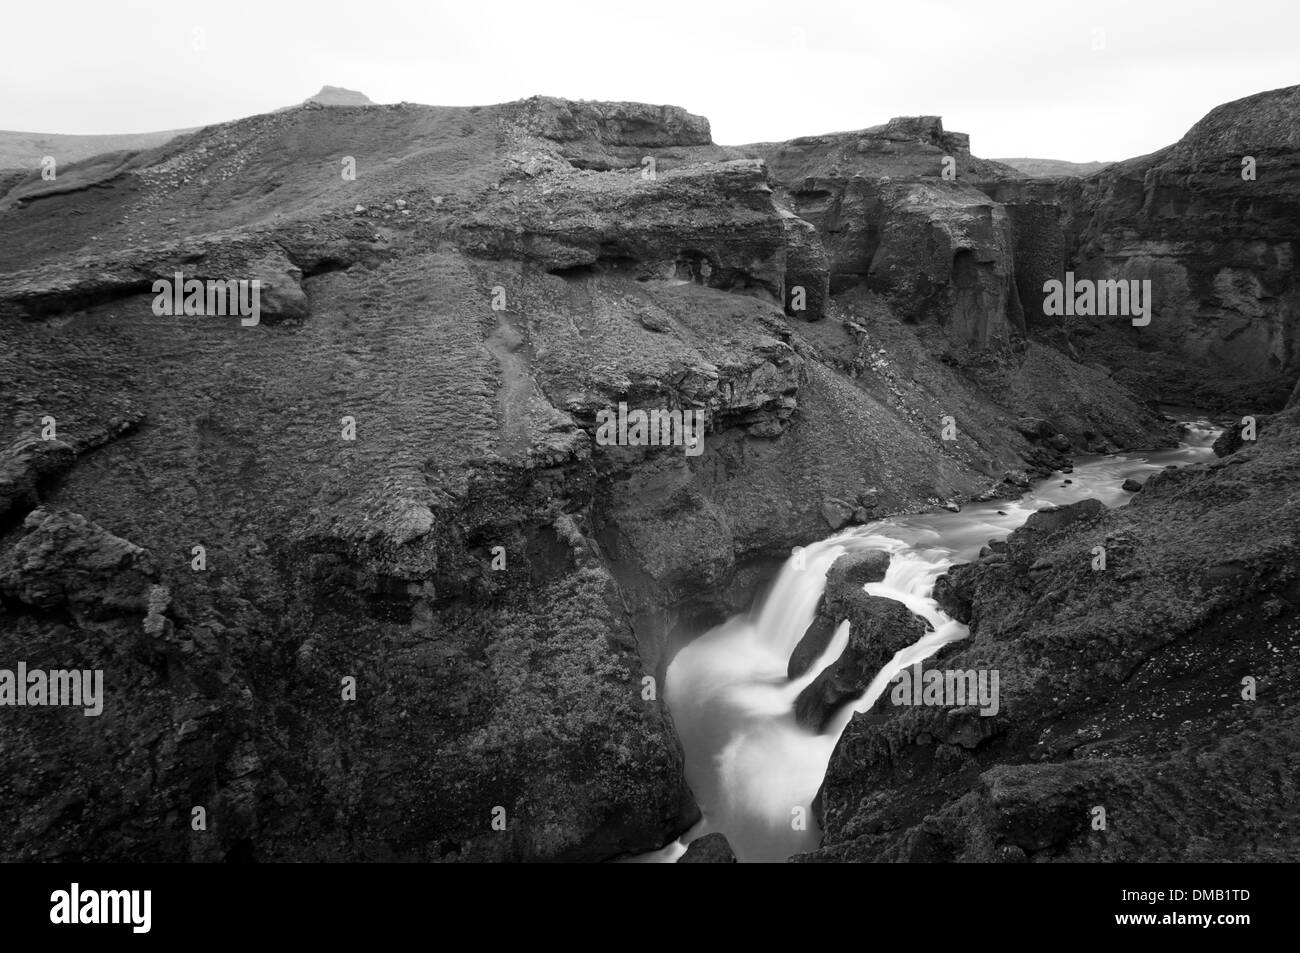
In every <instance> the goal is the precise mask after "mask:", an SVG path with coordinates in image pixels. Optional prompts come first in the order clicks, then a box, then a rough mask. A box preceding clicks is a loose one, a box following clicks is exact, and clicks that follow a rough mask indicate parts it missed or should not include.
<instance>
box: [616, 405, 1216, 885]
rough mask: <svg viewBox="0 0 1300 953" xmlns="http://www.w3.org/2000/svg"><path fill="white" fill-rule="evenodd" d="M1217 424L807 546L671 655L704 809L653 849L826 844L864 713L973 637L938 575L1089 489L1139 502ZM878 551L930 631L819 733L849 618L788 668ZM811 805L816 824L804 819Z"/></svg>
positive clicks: (658, 857)
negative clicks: (849, 565) (814, 711)
mask: <svg viewBox="0 0 1300 953" xmlns="http://www.w3.org/2000/svg"><path fill="white" fill-rule="evenodd" d="M1217 434H1218V430H1217V429H1215V428H1214V427H1213V426H1212V425H1210V424H1209V423H1207V422H1205V421H1197V422H1195V423H1193V424H1192V425H1191V431H1190V433H1189V434H1188V435H1187V437H1186V439H1187V441H1188V442H1185V443H1183V444H1181V445H1180V446H1179V447H1178V449H1176V450H1161V451H1152V452H1148V453H1141V454H1127V455H1121V456H1112V457H1081V458H1079V459H1077V460H1076V461H1075V469H1074V472H1073V473H1066V474H1062V473H1055V474H1053V475H1052V476H1051V477H1048V478H1047V479H1045V480H1043V481H1041V482H1040V483H1039V484H1037V485H1036V486H1034V487H1033V488H1032V489H1031V490H1030V491H1029V492H1028V493H1026V494H1025V495H1024V496H1023V497H1021V498H1020V499H1019V500H1017V501H1006V500H1002V501H994V502H992V503H981V504H971V505H969V506H967V507H966V508H964V509H963V510H962V512H960V513H950V512H947V511H943V512H939V513H925V514H921V515H916V516H900V517H894V518H890V519H884V520H879V521H877V522H875V523H870V524H868V525H866V526H859V527H854V528H852V529H850V530H847V531H845V532H842V533H840V534H838V535H835V536H832V537H830V538H829V539H825V540H822V541H821V542H818V543H813V544H811V545H810V546H807V547H805V548H804V551H803V568H800V567H799V565H798V560H797V559H795V558H794V557H792V558H791V559H790V560H788V561H787V562H786V564H785V566H784V567H783V568H782V570H781V572H780V575H779V576H778V577H777V579H776V582H775V584H774V585H773V587H772V589H771V591H770V592H769V593H768V595H767V597H766V598H765V599H763V600H762V601H761V603H760V604H759V605H757V606H756V607H755V608H754V609H752V610H751V611H750V612H749V613H746V614H744V615H739V616H735V617H733V618H732V619H729V620H728V621H727V622H725V623H724V624H722V625H720V626H718V627H717V628H714V629H711V630H710V631H708V632H706V633H705V634H704V635H702V636H700V637H699V638H697V639H695V640H694V641H692V642H690V643H689V644H688V645H686V646H685V647H683V648H682V650H681V651H680V652H678V654H677V656H676V657H675V658H674V659H673V661H672V663H671V664H670V665H669V667H668V675H667V680H666V684H665V699H666V701H667V703H668V707H669V710H670V711H671V712H672V716H673V721H674V723H675V725H676V728H677V733H678V735H679V737H680V738H681V742H682V747H683V750H684V751H685V754H686V779H687V781H688V782H689V783H690V785H691V789H692V791H693V792H694V793H695V798H696V802H697V803H698V804H699V807H700V811H701V813H702V814H703V819H702V820H701V821H700V823H699V824H697V825H696V826H695V827H694V828H693V829H692V830H691V831H689V832H688V833H687V834H685V835H684V836H683V837H682V838H681V839H680V840H678V841H676V842H674V843H672V844H670V845H668V846H667V847H665V848H664V849H663V850H660V851H657V852H655V853H654V854H651V855H645V856H644V857H642V858H639V859H641V860H649V861H669V862H671V861H675V860H676V859H677V858H678V857H680V856H681V854H682V853H683V852H684V851H685V849H686V845H687V844H688V843H689V842H690V841H691V840H692V839H694V838H695V837H699V836H701V835H703V834H707V833H710V832H713V831H720V832H722V833H723V834H724V835H725V836H726V838H727V840H728V842H729V843H730V844H731V847H732V849H733V850H734V851H735V853H736V857H737V859H738V860H740V861H742V862H745V861H760V862H761V861H784V860H785V859H787V858H788V857H789V856H790V855H792V854H796V853H800V852H802V851H807V850H812V849H814V848H816V847H817V846H818V843H819V840H820V836H821V835H820V832H819V831H818V830H817V829H816V824H815V823H814V821H813V816H812V802H813V799H814V797H815V796H816V794H817V790H818V788H819V787H820V786H821V782H822V778H823V777H824V775H825V773H826V765H827V763H828V762H829V760H830V756H831V752H832V751H833V750H834V747H835V744H836V742H837V741H838V740H839V736H840V734H841V732H842V731H843V730H844V727H845V726H846V725H847V724H848V721H849V720H850V719H851V718H852V716H853V713H854V711H867V710H868V709H870V708H871V706H872V705H873V704H875V702H876V699H877V698H879V697H880V695H881V694H883V693H884V691H885V689H886V688H887V687H888V684H889V681H890V680H891V679H892V678H893V677H894V675H895V674H897V673H898V672H899V671H901V670H902V669H904V668H906V667H908V666H910V665H912V664H914V663H915V662H918V661H920V660H922V659H924V658H926V657H928V656H929V655H931V654H933V653H934V652H935V650H937V649H938V648H939V646H941V645H943V644H944V643H946V642H951V641H955V640H957V639H962V638H965V637H966V635H967V628H966V626H964V625H962V624H961V623H959V622H957V621H955V620H954V619H951V618H949V617H948V616H947V615H945V614H944V613H943V612H942V611H941V610H940V609H939V607H938V605H937V603H935V601H934V600H933V599H931V598H930V592H931V590H932V588H933V586H934V581H935V579H937V578H938V577H939V576H940V575H942V574H943V573H944V572H945V571H946V570H947V569H948V567H949V566H951V565H953V564H955V563H962V562H969V561H971V560H973V559H975V558H976V556H977V555H978V552H979V549H980V547H981V546H983V545H985V544H986V543H987V542H988V541H989V540H990V539H1000V538H1002V537H1005V536H1007V535H1008V534H1010V533H1011V532H1012V530H1014V529H1015V528H1016V527H1018V526H1020V525H1021V524H1022V523H1023V522H1024V521H1025V520H1026V519H1027V518H1028V517H1029V514H1031V513H1032V512H1034V511H1035V510H1037V509H1041V508H1043V507H1045V506H1052V505H1061V504H1065V503H1073V502H1075V501H1077V500H1081V499H1085V498H1087V497H1095V498H1097V499H1099V500H1101V501H1102V502H1103V503H1105V504H1106V505H1107V506H1110V507H1116V506H1123V505H1124V504H1125V503H1127V502H1128V501H1129V500H1130V499H1131V498H1132V494H1130V493H1127V492H1125V491H1124V490H1122V489H1121V488H1120V486H1121V484H1122V483H1123V482H1124V480H1125V479H1126V478H1128V477H1134V476H1135V477H1139V478H1141V477H1142V475H1144V474H1150V473H1152V472H1154V471H1156V470H1161V469H1163V468H1164V467H1166V466H1170V465H1174V466H1186V465H1189V464H1193V463H1200V462H1203V461H1205V460H1207V459H1211V458H1212V457H1213V453H1212V451H1211V450H1210V449H1209V445H1210V444H1211V443H1212V442H1213V440H1214V437H1215V436H1216V435H1217ZM1066 480H1070V481H1071V482H1070V483H1069V484H1066V483H1065V481H1066ZM999 511H1001V513H999ZM866 549H880V550H886V551H888V552H889V553H890V554H891V561H890V564H889V570H888V572H887V573H886V575H885V578H884V580H883V581H882V582H879V583H869V584H868V585H867V586H866V591H867V592H869V593H871V594H872V595H876V596H884V597H886V598H890V599H896V600H898V601H899V602H902V603H903V604H904V605H906V606H907V607H908V608H909V609H911V610H912V612H913V613H915V614H916V615H918V616H920V617H921V618H923V619H924V620H925V621H926V622H927V624H928V626H929V631H928V632H927V634H926V635H924V636H923V637H922V638H921V639H920V640H918V641H917V642H916V643H914V644H913V645H911V646H908V647H907V648H905V649H902V650H901V651H899V652H898V653H897V654H896V655H895V656H894V658H893V659H892V660H891V661H890V662H889V664H888V665H886V666H885V667H884V668H883V669H882V670H881V671H880V672H879V673H878V674H877V675H876V677H875V678H874V679H873V680H872V682H871V685H870V686H869V687H868V688H867V690H866V692H865V694H863V696H862V697H861V699H860V700H859V701H858V702H857V703H856V704H855V705H854V706H852V708H851V709H845V710H844V711H842V712H841V715H840V717H838V718H837V719H836V720H835V721H834V723H833V724H832V725H830V726H829V729H828V730H827V731H826V732H825V733H822V734H817V733H815V732H813V731H811V730H809V729H807V728H805V727H804V726H802V725H800V724H799V723H798V722H796V721H795V717H794V701H795V698H797V697H798V695H799V693H800V692H801V691H802V690H803V689H804V687H805V686H807V685H808V684H809V683H810V682H811V681H812V680H813V679H815V678H816V677H817V675H818V674H819V673H820V672H821V671H822V669H824V668H825V667H826V666H827V665H830V664H831V663H833V662H834V661H835V660H836V659H837V658H838V657H839V655H840V653H841V652H842V651H843V650H844V646H845V645H846V644H847V642H848V623H847V622H844V623H841V625H840V626H839V627H838V628H837V629H836V632H835V637H834V639H833V640H832V642H831V644H830V645H829V646H828V647H827V650H826V652H825V653H823V655H822V657H821V658H820V659H819V660H818V661H817V662H816V663H814V664H813V665H812V666H810V667H809V669H808V671H807V672H806V673H805V674H804V675H803V676H802V677H800V678H798V679H794V680H791V679H789V678H787V677H786V670H787V665H788V663H789V659H790V655H791V653H792V652H793V650H794V648H795V646H796V645H797V644H798V642H799V640H800V639H801V638H802V637H803V634H804V632H805V631H806V630H807V628H808V626H809V625H810V624H811V623H812V621H813V616H814V614H815V612H816V609H817V603H818V600H819V599H820V598H821V595H822V592H823V590H824V589H825V588H826V571H827V570H828V569H829V568H830V566H831V564H832V563H833V562H835V560H836V559H837V558H839V556H841V555H842V554H844V553H847V552H853V551H858V550H866ZM800 809H801V810H802V816H803V818H804V819H805V820H806V827H805V829H804V830H798V829H796V828H797V825H796V824H795V823H794V822H795V818H796V811H797V810H800Z"/></svg>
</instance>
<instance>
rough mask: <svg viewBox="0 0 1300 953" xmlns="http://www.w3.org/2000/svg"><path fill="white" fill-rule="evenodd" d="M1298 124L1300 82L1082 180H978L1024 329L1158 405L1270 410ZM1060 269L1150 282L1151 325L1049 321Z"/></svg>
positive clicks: (1299, 355) (1290, 316)
mask: <svg viewBox="0 0 1300 953" xmlns="http://www.w3.org/2000/svg"><path fill="white" fill-rule="evenodd" d="M1297 118H1300V86H1292V87H1287V88H1285V89H1278V90H1273V91H1272V92H1267V93H1260V94H1258V95H1255V96H1249V97H1247V98H1245V99H1241V100H1237V101H1236V102H1232V103H1227V104H1225V105H1223V106H1219V107H1217V108H1216V109H1214V110H1212V111H1211V112H1210V113H1209V114H1208V115H1206V117H1205V118H1204V119H1202V120H1201V121H1200V122H1198V123H1197V124H1196V125H1195V126H1193V127H1192V128H1191V129H1190V130H1189V131H1188V132H1187V134H1186V135H1185V136H1184V137H1183V138H1182V139H1181V140H1180V141H1179V142H1178V143H1176V144H1174V145H1172V146H1169V147H1167V148H1165V149H1162V150H1160V151H1158V152H1155V153H1152V154H1151V155H1149V156H1143V157H1141V158H1137V159H1131V160H1129V161H1127V162H1120V163H1115V164H1113V165H1110V166H1107V167H1106V168H1105V169H1102V170H1101V171H1099V172H1096V173H1094V174H1092V175H1089V176H1088V177H1086V178H1083V179H1074V178H1072V179H1065V180H1055V181H1051V182H1046V181H1044V182H1029V183H1026V182H996V183H990V184H987V185H986V191H987V192H988V194H989V195H991V196H992V197H993V198H995V199H997V200H998V201H1000V202H1004V203H1006V204H1007V206H1008V209H1009V212H1010V215H1011V217H1012V219H1013V221H1014V222H1015V226H1016V231H1017V233H1018V237H1017V240H1016V248H1017V254H1016V268H1017V272H1018V274H1019V275H1020V276H1021V279H1022V280H1021V282H1020V292H1021V299H1022V303H1023V305H1024V311H1025V314H1026V316H1027V318H1028V321H1029V322H1030V324H1031V326H1032V325H1035V324H1039V325H1044V326H1050V325H1051V324H1053V323H1054V322H1055V323H1057V324H1058V325H1059V326H1061V327H1063V328H1065V329H1066V330H1067V331H1068V334H1069V337H1070V339H1071V342H1072V343H1071V346H1072V347H1073V348H1074V349H1075V352H1076V353H1078V354H1079V355H1081V356H1082V355H1090V356H1088V357H1086V358H1084V359H1086V360H1089V361H1101V362H1102V363H1105V364H1107V365H1108V366H1110V367H1111V368H1112V369H1113V370H1114V371H1115V373H1116V374H1117V375H1118V376H1119V377H1120V379H1121V380H1123V381H1124V382H1125V383H1128V384H1130V385H1132V386H1135V387H1138V388H1139V389H1141V390H1143V391H1145V392H1146V393H1149V394H1151V395H1152V396H1153V397H1157V398H1159V399H1163V400H1167V401H1178V402H1185V403H1189V404H1192V405H1195V406H1203V407H1207V406H1209V407H1223V408H1230V409H1234V410H1240V411H1242V412H1249V411H1251V410H1262V411H1268V410H1272V409H1276V408H1280V407H1281V406H1282V405H1283V404H1284V403H1285V402H1286V399H1287V395H1288V393H1289V392H1290V390H1291V388H1292V386H1293V385H1294V382H1295V380H1296V375H1297V374H1300V344H1298V343H1297V341H1298V340H1300V337H1298V336H1297V334H1296V327H1297V321H1298V320H1300V317H1298V315H1300V285H1297V282H1296V274H1297V270H1296V268H1297V266H1296V254H1295V228H1294V223H1295V221H1296V219H1297V216H1298V215H1300V158H1297V156H1298V155H1300V133H1298V132H1297V131H1296V130H1297V128H1298V126H1297ZM1031 255H1032V256H1033V257H1034V260H1033V261H1032V262H1031V261H1030V260H1029V256H1031ZM1062 266H1065V267H1064V268H1063V267H1062ZM1065 268H1068V269H1070V270H1072V271H1073V272H1074V273H1075V275H1076V277H1077V278H1081V279H1090V280H1107V279H1118V280H1122V281H1132V280H1136V281H1149V282H1151V300H1152V308H1153V314H1152V317H1151V323H1150V325H1149V326H1147V327H1142V328H1135V327H1132V326H1131V325H1130V324H1129V322H1128V321H1127V320H1125V319H1123V318H1118V319H1117V318H1092V319H1089V318H1068V317H1067V318H1057V319H1045V318H1044V317H1043V310H1042V301H1043V297H1044V295H1043V290H1042V280H1045V279H1046V278H1051V277H1055V278H1060V277H1062V275H1061V272H1062V271H1063V270H1065ZM1053 270H1055V271H1056V273H1055V274H1052V273H1050V272H1051V271H1053ZM1040 279H1042V280H1040Z"/></svg>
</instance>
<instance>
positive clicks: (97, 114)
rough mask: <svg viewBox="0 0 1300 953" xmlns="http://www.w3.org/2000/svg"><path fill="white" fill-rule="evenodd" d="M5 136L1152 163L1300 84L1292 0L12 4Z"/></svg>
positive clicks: (1, 104)
mask: <svg viewBox="0 0 1300 953" xmlns="http://www.w3.org/2000/svg"><path fill="white" fill-rule="evenodd" d="M4 21H5V22H4V24H3V27H2V31H3V32H2V33H0V129H9V130H21V131H30V132H62V133H115V132H116V133H120V132H148V131H153V130H159V129H174V128H182V127H187V126H198V125H205V124H207V123H213V122H221V121H224V120H228V119H234V118H238V117H240V116H246V115H250V114H253V113H259V112H266V111H269V110H272V109H275V108H278V107H280V106H284V105H288V104H291V103H296V102H299V101H301V100H303V99H305V98H306V97H307V96H309V95H311V94H312V93H314V92H316V90H317V89H319V88H320V87H321V86H322V85H325V84H330V85H334V86H345V87H348V88H350V89H357V90H360V91H362V92H364V93H366V94H367V95H368V96H370V98H371V99H373V100H375V101H376V102H381V103H388V102H401V101H403V100H405V101H408V102H417V103H434V104H439V105H473V104H481V103H495V102H504V101H508V100H512V99H520V98H523V97H526V96H530V95H533V94H535V93H542V94H547V95H553V96H565V97H569V98H573V99H615V100H639V101H643V102H652V103H673V104H676V105H680V106H684V107H686V108H687V109H689V110H690V111H691V112H694V113H700V114H702V115H704V116H707V117H708V118H709V119H710V121H711V122H712V125H713V138H714V140H715V141H717V142H720V143H726V144H740V143H746V142H754V141H760V140H772V139H788V138H791V137H793V136H797V135H807V134H811V133H818V132H831V131H836V130H844V129H860V128H863V127H865V126H871V125H875V124H877V123H881V122H884V121H886V120H887V119H889V118H890V117H891V116H900V115H920V114H937V115H941V116H942V117H943V120H944V126H945V128H948V129H953V130H958V131H961V132H967V133H970V136H971V147H972V150H973V151H974V152H975V153H976V154H977V155H982V156H1037V157H1045V158H1055V159H1070V160H1074V161H1088V160H1092V159H1121V158H1128V157H1130V156H1135V155H1141V154H1143V153H1147V152H1151V151H1153V150H1155V149H1158V148H1160V147H1161V146H1164V145H1167V144H1169V143H1171V142H1173V141H1175V140H1177V139H1178V138H1179V137H1180V136H1182V134H1183V133H1184V132H1185V131H1186V130H1187V128H1188V126H1190V125H1191V124H1192V123H1194V122H1195V121H1196V120H1197V119H1199V118H1200V117H1201V116H1203V115H1204V114H1205V113H1206V112H1207V111H1208V110H1209V109H1211V108H1212V107H1214V106H1216V105H1218V104H1219V103H1222V102H1227V101H1229V100H1232V99H1238V98H1240V97H1242V96H1246V95H1249V94H1251V93H1255V92H1260V91H1262V90H1266V89H1275V88H1277V87H1279V86H1289V85H1293V84H1296V83H1300V50H1298V48H1297V40H1298V39H1300V30H1297V27H1300V2H1297V0H1251V2H1248V3H1247V2H1221V0H1170V2H1164V0H1141V2H1139V0H1118V2H1111V0H1096V2H1089V3H1074V2H1066V0H1028V2H1019V0H1007V2H997V0H984V2H979V3H972V2H969V0H965V2H952V3H948V2H941V0H895V2H889V3H881V2H877V0H844V2H838V0H784V2H781V3H769V2H766V0H745V2H740V0H688V2H678V0H653V2H650V0H647V2H644V3H638V2H636V0H595V2H589V3H588V2H578V0H540V2H534V3H524V2H519V0H469V2H462V3H449V2H444V0H349V2H335V0H315V2H287V0H253V2H249V0H222V2H218V3H206V2H205V3H199V2H190V0H159V2H154V0H137V2H125V0H66V2H62V3H58V4H51V3H28V2H13V3H7V4H6V6H5V14H4Z"/></svg>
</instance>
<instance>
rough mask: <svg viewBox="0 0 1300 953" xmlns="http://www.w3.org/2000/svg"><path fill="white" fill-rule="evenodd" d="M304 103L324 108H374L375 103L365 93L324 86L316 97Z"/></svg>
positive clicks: (305, 100) (310, 97)
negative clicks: (317, 104) (315, 104)
mask: <svg viewBox="0 0 1300 953" xmlns="http://www.w3.org/2000/svg"><path fill="white" fill-rule="evenodd" d="M303 103H319V104H320V105H322V106H373V105H375V103H374V102H373V101H372V100H371V99H370V97H369V96H367V95H366V94H365V93H359V92H357V91H356V90H355V89H344V88H343V87H342V86H322V87H321V88H320V92H319V93H317V94H316V95H315V96H309V97H307V98H306V99H304V100H303Z"/></svg>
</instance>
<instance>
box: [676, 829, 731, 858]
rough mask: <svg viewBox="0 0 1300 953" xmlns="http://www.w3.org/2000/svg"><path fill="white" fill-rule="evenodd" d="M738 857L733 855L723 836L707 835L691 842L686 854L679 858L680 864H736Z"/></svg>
mask: <svg viewBox="0 0 1300 953" xmlns="http://www.w3.org/2000/svg"><path fill="white" fill-rule="evenodd" d="M735 862H736V855H735V854H734V853H732V850H731V845H730V844H728V843H727V838H725V837H724V836H722V835H721V834H705V835H704V836H703V837H697V838H695V840H693V841H691V843H690V846H688V847H687V848H686V853H684V854H682V856H681V857H680V858H678V860H677V863H679V864H734V863H735Z"/></svg>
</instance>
